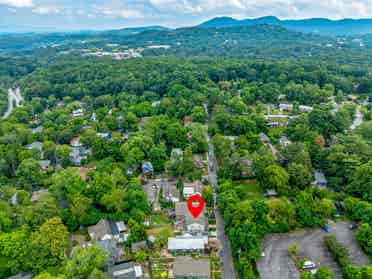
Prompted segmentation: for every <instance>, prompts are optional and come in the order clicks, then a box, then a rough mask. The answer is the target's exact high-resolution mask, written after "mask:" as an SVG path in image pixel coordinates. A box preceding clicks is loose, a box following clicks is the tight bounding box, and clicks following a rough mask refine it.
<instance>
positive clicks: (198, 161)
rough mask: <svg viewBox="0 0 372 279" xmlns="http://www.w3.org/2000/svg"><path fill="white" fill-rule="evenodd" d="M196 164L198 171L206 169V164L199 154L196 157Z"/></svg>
mask: <svg viewBox="0 0 372 279" xmlns="http://www.w3.org/2000/svg"><path fill="white" fill-rule="evenodd" d="M194 164H195V166H196V168H197V169H198V170H202V169H204V162H203V159H202V156H201V155H199V154H195V155H194Z"/></svg>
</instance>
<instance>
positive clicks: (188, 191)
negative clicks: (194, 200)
mask: <svg viewBox="0 0 372 279" xmlns="http://www.w3.org/2000/svg"><path fill="white" fill-rule="evenodd" d="M203 187H204V186H203V183H201V181H200V180H196V181H193V182H184V183H183V196H184V197H185V199H188V198H189V197H191V196H193V195H200V196H201V195H202V192H203Z"/></svg>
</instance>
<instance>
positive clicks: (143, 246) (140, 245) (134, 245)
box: [131, 240, 147, 253]
mask: <svg viewBox="0 0 372 279" xmlns="http://www.w3.org/2000/svg"><path fill="white" fill-rule="evenodd" d="M146 248H147V242H146V241H145V240H143V241H139V242H134V243H132V245H131V250H132V252H133V253H135V252H137V251H139V250H144V249H146Z"/></svg>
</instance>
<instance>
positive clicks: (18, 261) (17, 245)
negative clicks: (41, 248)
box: [0, 228, 33, 277]
mask: <svg viewBox="0 0 372 279" xmlns="http://www.w3.org/2000/svg"><path fill="white" fill-rule="evenodd" d="M29 238H30V235H29V232H28V230H27V229H26V228H22V229H20V230H18V231H14V232H11V233H2V234H0V259H2V258H3V259H6V261H5V263H4V266H2V267H1V268H0V276H1V277H4V275H3V274H1V271H2V270H4V271H5V272H6V273H9V274H17V273H19V272H21V271H28V270H30V268H31V266H32V264H33V260H32V258H30V256H29V255H30V253H31V247H30V241H29ZM9 274H8V275H9Z"/></svg>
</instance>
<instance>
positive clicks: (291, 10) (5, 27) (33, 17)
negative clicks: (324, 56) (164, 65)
mask: <svg viewBox="0 0 372 279" xmlns="http://www.w3.org/2000/svg"><path fill="white" fill-rule="evenodd" d="M266 15H275V16H277V17H279V18H310V17H328V18H332V19H340V18H367V17H372V0H106V1H103V0H89V1H87V0H85V1H84V0H0V31H1V32H7V31H15V30H19V31H22V30H25V31H29V30H38V29H40V30H45V29H48V30H49V29H50V30H79V29H111V28H123V27H130V26H144V25H164V26H169V27H180V26H190V25H195V24H198V23H200V22H202V21H204V20H207V19H209V18H212V17H215V16H232V17H235V18H252V17H259V16H266Z"/></svg>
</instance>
